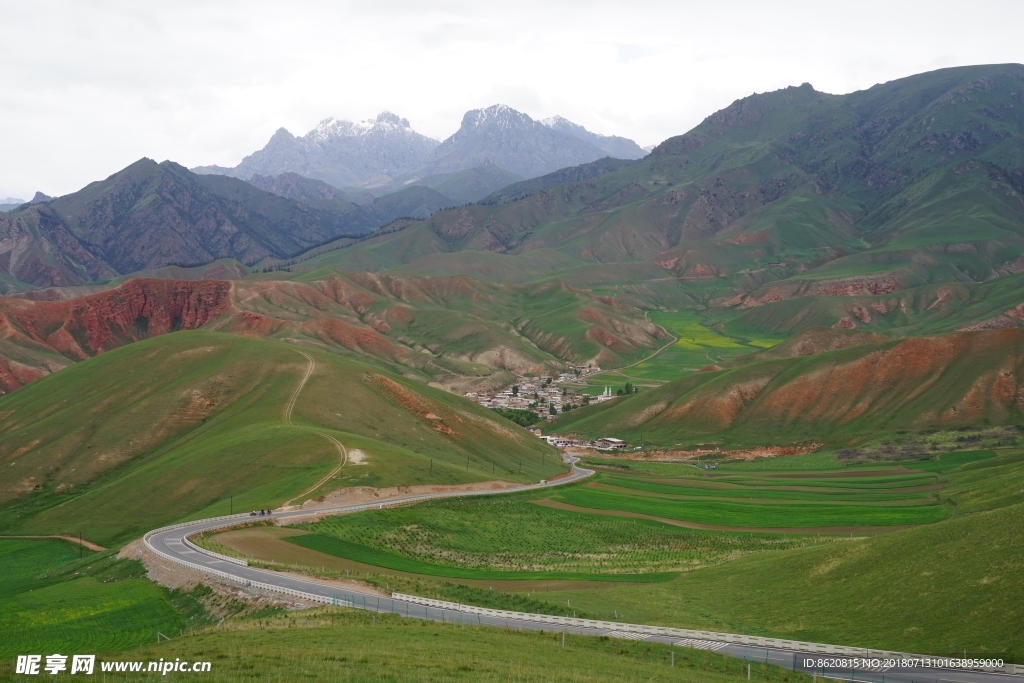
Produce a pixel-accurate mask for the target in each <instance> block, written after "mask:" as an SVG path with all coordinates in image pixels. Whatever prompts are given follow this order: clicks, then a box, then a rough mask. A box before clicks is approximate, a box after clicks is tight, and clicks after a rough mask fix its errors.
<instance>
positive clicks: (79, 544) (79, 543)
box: [78, 531, 82, 559]
mask: <svg viewBox="0 0 1024 683" xmlns="http://www.w3.org/2000/svg"><path fill="white" fill-rule="evenodd" d="M78 559H82V532H81V531H79V532H78Z"/></svg>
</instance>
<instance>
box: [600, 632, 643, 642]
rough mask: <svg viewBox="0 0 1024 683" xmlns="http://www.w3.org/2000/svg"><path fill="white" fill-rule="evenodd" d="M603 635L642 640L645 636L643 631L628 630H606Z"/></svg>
mask: <svg viewBox="0 0 1024 683" xmlns="http://www.w3.org/2000/svg"><path fill="white" fill-rule="evenodd" d="M605 635H606V636H611V637H612V638H624V639H626V640H643V639H644V638H646V637H647V635H646V634H644V633H630V632H628V631H608V633H606V634H605Z"/></svg>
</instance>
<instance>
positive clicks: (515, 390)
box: [512, 384, 519, 396]
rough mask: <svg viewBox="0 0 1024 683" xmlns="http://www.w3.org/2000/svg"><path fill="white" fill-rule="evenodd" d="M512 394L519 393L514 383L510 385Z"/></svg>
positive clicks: (516, 394)
mask: <svg viewBox="0 0 1024 683" xmlns="http://www.w3.org/2000/svg"><path fill="white" fill-rule="evenodd" d="M512 395H513V396H518V395H519V387H517V386H516V385H515V384H513V385H512Z"/></svg>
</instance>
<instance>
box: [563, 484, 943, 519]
mask: <svg viewBox="0 0 1024 683" xmlns="http://www.w3.org/2000/svg"><path fill="white" fill-rule="evenodd" d="M551 498H552V499H553V500H556V501H559V502H562V503H567V504H569V505H575V506H578V507H584V508H592V509H595V510H612V511H621V512H635V513H638V514H643V515H652V516H654V517H661V518H664V519H675V520H679V521H683V522H694V523H697V524H710V525H715V526H726V527H759V528H777V529H787V528H816V527H849V526H853V527H863V526H891V525H903V524H929V523H932V522H937V521H939V520H941V519H943V518H944V517H945V516H946V513H947V511H946V508H944V507H943V506H941V505H900V506H885V507H882V506H867V505H829V504H820V505H814V506H811V505H800V504H758V503H740V502H726V501H723V500H706V501H705V500H700V501H694V500H685V499H681V500H667V499H665V498H654V497H651V496H643V495H622V494H617V493H611V492H607V491H598V490H594V489H574V490H569V491H562V492H559V493H556V494H553V495H552V496H551Z"/></svg>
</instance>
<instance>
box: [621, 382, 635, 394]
mask: <svg viewBox="0 0 1024 683" xmlns="http://www.w3.org/2000/svg"><path fill="white" fill-rule="evenodd" d="M622 393H624V394H632V393H635V392H634V391H633V383H632V382H626V388H625V389H624V390H623V391H622Z"/></svg>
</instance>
